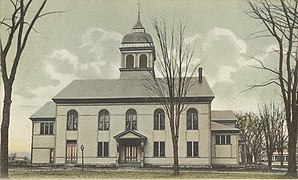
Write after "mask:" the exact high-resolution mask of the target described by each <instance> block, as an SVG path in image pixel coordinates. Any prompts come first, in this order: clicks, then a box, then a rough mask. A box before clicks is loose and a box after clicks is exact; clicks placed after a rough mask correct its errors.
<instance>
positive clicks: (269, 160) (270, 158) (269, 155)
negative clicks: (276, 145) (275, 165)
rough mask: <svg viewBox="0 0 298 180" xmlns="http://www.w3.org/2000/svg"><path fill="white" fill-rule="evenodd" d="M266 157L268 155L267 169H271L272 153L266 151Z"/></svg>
mask: <svg viewBox="0 0 298 180" xmlns="http://www.w3.org/2000/svg"><path fill="white" fill-rule="evenodd" d="M267 157H268V169H269V170H272V153H268V154H267Z"/></svg>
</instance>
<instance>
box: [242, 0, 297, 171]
mask: <svg viewBox="0 0 298 180" xmlns="http://www.w3.org/2000/svg"><path fill="white" fill-rule="evenodd" d="M248 5H249V7H250V10H249V11H248V12H247V14H248V15H249V16H250V17H251V18H253V19H256V20H259V21H260V22H261V23H262V24H263V25H264V27H265V30H262V31H259V32H256V33H254V34H255V35H256V37H267V38H273V39H275V40H276V42H277V44H278V48H277V49H275V50H274V51H275V52H276V53H277V54H278V58H277V62H276V67H274V68H271V67H269V66H266V65H265V64H264V63H263V62H262V61H261V60H260V59H257V58H255V59H256V61H258V62H259V63H260V66H258V67H256V68H258V69H262V70H266V71H268V72H270V73H273V74H274V75H275V76H276V78H274V79H269V80H268V81H266V82H263V83H262V84H258V85H254V86H253V87H264V86H267V85H269V84H276V85H278V86H279V87H280V90H281V96H282V98H283V103H284V107H285V114H286V122H287V129H288V133H289V143H288V151H289V162H288V172H287V173H288V175H293V176H296V175H297V169H296V168H297V165H296V144H297V118H298V117H297V115H298V114H297V106H296V104H297V100H298V99H297V84H298V59H297V58H298V56H297V52H296V54H295V46H294V44H295V43H297V35H298V11H297V7H298V1H297V0H295V1H292V0H279V1H270V0H262V1H255V2H252V1H249V0H248ZM272 61H273V59H272Z"/></svg>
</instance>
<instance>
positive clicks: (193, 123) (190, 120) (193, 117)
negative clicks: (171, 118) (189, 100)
mask: <svg viewBox="0 0 298 180" xmlns="http://www.w3.org/2000/svg"><path fill="white" fill-rule="evenodd" d="M186 126H187V129H198V111H197V110H196V109H194V108H191V109H189V110H187V113H186Z"/></svg>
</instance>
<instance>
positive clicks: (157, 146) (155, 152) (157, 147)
mask: <svg viewBox="0 0 298 180" xmlns="http://www.w3.org/2000/svg"><path fill="white" fill-rule="evenodd" d="M153 152H154V156H158V154H159V153H158V152H159V142H154V151H153Z"/></svg>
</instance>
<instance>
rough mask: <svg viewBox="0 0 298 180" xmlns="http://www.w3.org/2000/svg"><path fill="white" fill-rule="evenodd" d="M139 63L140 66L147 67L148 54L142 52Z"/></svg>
mask: <svg viewBox="0 0 298 180" xmlns="http://www.w3.org/2000/svg"><path fill="white" fill-rule="evenodd" d="M139 65H140V68H147V56H146V55H145V54H142V55H141V56H140V62H139Z"/></svg>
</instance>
